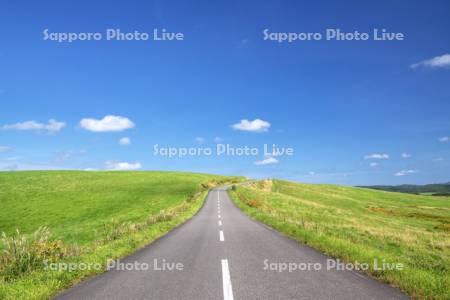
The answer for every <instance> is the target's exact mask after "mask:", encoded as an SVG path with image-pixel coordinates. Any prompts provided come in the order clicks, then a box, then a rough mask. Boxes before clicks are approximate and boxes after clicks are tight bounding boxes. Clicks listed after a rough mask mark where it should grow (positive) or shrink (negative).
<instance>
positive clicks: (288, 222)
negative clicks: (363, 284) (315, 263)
mask: <svg viewBox="0 0 450 300" xmlns="http://www.w3.org/2000/svg"><path fill="white" fill-rule="evenodd" d="M230 194H231V197H232V199H233V200H234V201H235V203H236V204H237V205H238V206H239V207H240V208H241V209H242V210H243V211H244V212H246V213H247V214H248V215H250V216H251V217H252V218H254V219H256V220H258V221H261V222H263V223H266V224H267V225H269V226H271V227H272V228H274V229H276V230H278V231H281V232H283V233H285V234H286V235H288V236H290V237H292V238H295V239H297V240H299V241H300V242H301V243H304V244H308V245H310V246H312V247H314V248H316V249H318V250H320V251H322V252H324V253H326V254H327V255H329V256H332V257H335V258H339V259H341V260H343V261H346V262H350V263H353V264H355V265H356V264H358V263H367V264H368V265H369V269H368V270H365V271H364V272H365V273H367V274H370V275H371V276H374V277H376V278H378V279H379V280H381V281H384V282H387V283H389V284H391V285H393V286H396V287H399V288H400V289H402V290H403V291H405V292H406V293H408V294H409V295H411V296H412V297H414V298H419V299H450V276H449V274H450V197H433V196H423V195H410V194H402V193H392V192H384V191H376V190H370V189H364V188H353V187H342V186H334V185H309V184H298V183H292V182H287V181H279V180H266V181H260V182H256V183H253V184H249V185H241V186H235V187H234V188H233V189H232V190H230ZM374 261H377V262H378V267H379V266H380V264H381V262H383V261H384V262H386V263H389V264H391V265H392V264H397V263H400V264H402V265H403V270H398V269H394V270H389V269H386V268H385V269H384V270H379V269H376V266H375V264H374Z"/></svg>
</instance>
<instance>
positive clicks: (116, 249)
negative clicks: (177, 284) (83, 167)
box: [0, 171, 240, 299]
mask: <svg viewBox="0 0 450 300" xmlns="http://www.w3.org/2000/svg"><path fill="white" fill-rule="evenodd" d="M239 180H240V179H239V178H231V177H224V176H216V175H207V174H195V173H178V172H83V171H48V172H47V171H30V172H0V233H2V236H1V239H0V251H1V253H0V299H48V298H49V297H52V296H54V295H55V294H56V293H58V292H59V291H61V290H62V289H65V288H67V287H70V286H71V285H73V284H74V283H76V282H78V281H80V280H82V279H83V278H85V277H88V276H92V275H94V274H98V273H101V272H104V271H105V269H106V263H107V260H108V259H117V258H120V257H123V256H126V255H128V254H131V253H133V252H134V251H136V249H138V248H140V247H143V246H145V245H146V244H148V243H150V242H152V241H153V240H155V239H157V238H158V237H160V236H162V235H164V234H165V233H167V232H168V231H170V230H171V229H173V228H175V227H176V226H178V225H180V224H181V223H183V222H185V221H186V220H188V219H189V218H191V217H192V216H193V215H194V214H195V213H196V212H197V211H198V209H200V207H201V206H202V204H203V200H204V198H205V196H206V194H207V192H208V190H209V189H210V188H212V187H214V186H217V185H220V184H224V183H230V182H236V181H239ZM44 261H47V262H57V263H64V262H66V263H83V264H91V265H94V264H101V265H102V268H101V270H98V269H90V270H76V271H73V272H68V271H53V270H45V269H44Z"/></svg>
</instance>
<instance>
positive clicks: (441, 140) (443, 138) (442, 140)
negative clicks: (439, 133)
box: [439, 136, 450, 143]
mask: <svg viewBox="0 0 450 300" xmlns="http://www.w3.org/2000/svg"><path fill="white" fill-rule="evenodd" d="M449 140H450V138H449V137H448V136H443V137H441V138H439V142H441V143H448V141H449Z"/></svg>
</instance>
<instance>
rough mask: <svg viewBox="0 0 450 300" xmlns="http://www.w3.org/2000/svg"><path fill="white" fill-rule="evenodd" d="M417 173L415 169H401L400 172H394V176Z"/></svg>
mask: <svg viewBox="0 0 450 300" xmlns="http://www.w3.org/2000/svg"><path fill="white" fill-rule="evenodd" d="M414 173H417V171H416V170H401V171H400V172H397V173H395V174H394V175H395V176H405V175H410V174H414Z"/></svg>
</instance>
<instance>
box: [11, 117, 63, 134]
mask: <svg viewBox="0 0 450 300" xmlns="http://www.w3.org/2000/svg"><path fill="white" fill-rule="evenodd" d="M64 126H66V123H64V122H58V121H56V120H54V119H50V120H49V121H48V123H47V124H45V123H39V122H36V121H25V122H19V123H15V124H9V125H3V126H2V129H3V130H41V131H47V132H49V133H54V132H58V131H60V130H61V129H63V128H64Z"/></svg>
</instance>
